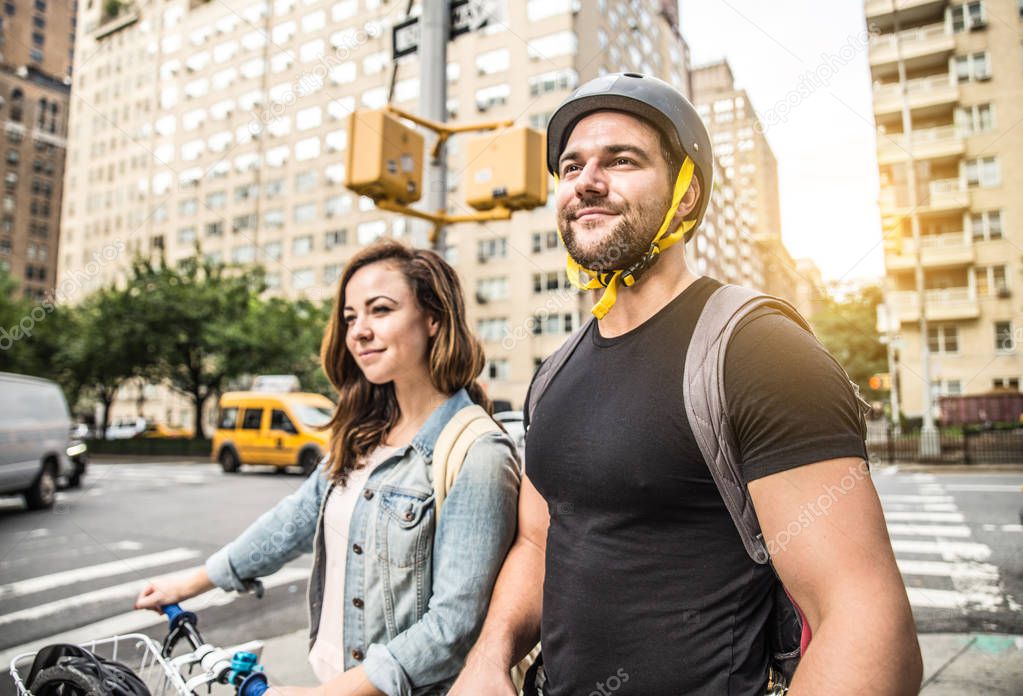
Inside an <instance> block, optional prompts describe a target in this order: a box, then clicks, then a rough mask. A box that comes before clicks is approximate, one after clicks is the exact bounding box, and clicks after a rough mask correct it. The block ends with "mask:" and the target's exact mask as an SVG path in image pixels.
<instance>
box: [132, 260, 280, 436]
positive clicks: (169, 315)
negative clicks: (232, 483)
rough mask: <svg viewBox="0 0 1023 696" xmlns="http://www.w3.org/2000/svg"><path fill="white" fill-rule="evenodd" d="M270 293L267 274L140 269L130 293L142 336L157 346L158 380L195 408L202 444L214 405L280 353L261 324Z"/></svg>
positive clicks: (197, 267) (207, 268)
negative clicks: (205, 418)
mask: <svg viewBox="0 0 1023 696" xmlns="http://www.w3.org/2000/svg"><path fill="white" fill-rule="evenodd" d="M265 287H266V286H265V283H264V272H263V270H262V269H261V268H258V267H255V268H244V269H240V268H237V267H228V266H224V265H221V264H215V263H212V262H210V261H209V260H207V259H205V258H204V257H202V256H199V255H196V256H193V257H190V258H187V259H184V260H182V261H181V262H180V263H179V264H178V265H177V266H174V267H171V266H167V265H166V264H162V263H160V264H156V263H152V262H149V261H142V260H139V261H137V262H136V263H135V264H134V267H133V270H132V277H131V278H130V279H129V282H128V293H129V295H130V296H131V297H132V298H134V300H135V301H136V302H137V303H138V304H139V306H140V307H142V308H143V315H142V316H141V317H140V319H139V323H138V326H137V328H138V330H139V331H141V332H143V333H144V334H145V335H146V336H150V337H153V338H154V339H155V346H154V354H155V355H156V367H155V369H154V370H153V371H152V375H153V376H154V377H156V378H158V379H162V380H165V381H166V382H167V383H168V384H169V385H170V386H171V387H173V388H174V389H177V390H178V391H180V392H182V393H183V394H186V395H187V396H188V397H189V398H190V399H191V400H192V405H193V407H194V408H195V421H194V431H193V432H194V437H195V438H197V439H199V438H202V437H204V432H203V427H202V413H203V408H204V406H205V404H206V402H207V401H208V400H209V398H210V397H211V396H214V395H215V394H219V393H220V392H221V390H222V389H223V388H224V387H225V386H227V385H229V384H231V383H232V382H233V381H237V380H238V379H239V378H240V377H242V376H243V375H247V374H252V373H254V372H256V371H260V370H261V369H262V368H263V367H264V366H265V365H266V364H267V356H268V355H272V354H273V353H274V350H275V348H276V346H278V345H280V341H281V340H282V339H281V338H277V339H274V337H273V336H272V332H271V331H270V330H269V329H268V328H267V327H265V326H263V325H262V323H261V317H263V316H264V313H263V312H262V304H263V303H262V301H261V300H260V294H261V293H262V292H263V291H264V290H265ZM268 341H271V342H270V343H268Z"/></svg>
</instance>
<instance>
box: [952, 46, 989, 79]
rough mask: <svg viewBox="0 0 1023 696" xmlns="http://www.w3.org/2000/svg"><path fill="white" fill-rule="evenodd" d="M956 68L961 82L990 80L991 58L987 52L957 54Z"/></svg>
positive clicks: (957, 76)
mask: <svg viewBox="0 0 1023 696" xmlns="http://www.w3.org/2000/svg"><path fill="white" fill-rule="evenodd" d="M955 70H956V79H957V80H958V81H959V82H979V81H982V80H990V79H991V58H990V56H989V55H988V54H987V53H986V52H982V53H973V54H970V55H968V56H956V59H955Z"/></svg>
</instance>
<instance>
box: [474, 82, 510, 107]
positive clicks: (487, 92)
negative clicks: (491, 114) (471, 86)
mask: <svg viewBox="0 0 1023 696" xmlns="http://www.w3.org/2000/svg"><path fill="white" fill-rule="evenodd" d="M510 96H511V85H509V84H507V83H504V84H499V85H491V86H490V87H484V88H483V89H478V90H476V110H477V111H480V112H483V111H487V110H489V109H492V108H493V107H495V106H504V105H505V104H507V103H508V97H510Z"/></svg>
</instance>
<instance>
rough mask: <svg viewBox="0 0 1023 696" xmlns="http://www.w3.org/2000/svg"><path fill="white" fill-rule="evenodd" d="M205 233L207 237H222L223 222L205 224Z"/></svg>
mask: <svg viewBox="0 0 1023 696" xmlns="http://www.w3.org/2000/svg"><path fill="white" fill-rule="evenodd" d="M205 232H206V236H207V237H223V236H224V221H223V220H217V221H216V222H207V223H206V228H205Z"/></svg>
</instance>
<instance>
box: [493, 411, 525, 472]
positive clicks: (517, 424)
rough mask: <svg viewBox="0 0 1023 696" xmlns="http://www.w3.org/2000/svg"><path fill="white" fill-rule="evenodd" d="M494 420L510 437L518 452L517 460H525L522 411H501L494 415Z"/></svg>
mask: <svg viewBox="0 0 1023 696" xmlns="http://www.w3.org/2000/svg"><path fill="white" fill-rule="evenodd" d="M494 420H496V421H497V422H498V423H500V424H501V425H503V426H504V429H505V430H507V431H508V435H510V436H511V439H512V442H514V443H515V446H516V447H517V448H518V450H519V458H520V459H522V460H523V461H525V458H526V428H525V421H524V419H523V416H522V411H501V412H500V413H495V414H494Z"/></svg>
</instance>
